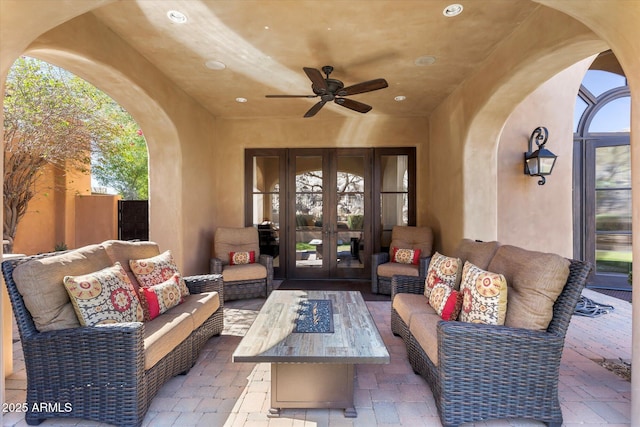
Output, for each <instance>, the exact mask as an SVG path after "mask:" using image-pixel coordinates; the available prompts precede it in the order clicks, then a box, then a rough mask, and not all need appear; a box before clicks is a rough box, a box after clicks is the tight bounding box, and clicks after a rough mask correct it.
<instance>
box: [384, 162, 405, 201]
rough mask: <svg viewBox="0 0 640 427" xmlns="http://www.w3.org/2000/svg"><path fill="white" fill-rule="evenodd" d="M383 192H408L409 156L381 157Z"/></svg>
mask: <svg viewBox="0 0 640 427" xmlns="http://www.w3.org/2000/svg"><path fill="white" fill-rule="evenodd" d="M380 165H381V171H380V174H381V176H382V191H383V192H385V191H408V190H409V181H408V174H409V171H408V166H409V156H381V161H380Z"/></svg>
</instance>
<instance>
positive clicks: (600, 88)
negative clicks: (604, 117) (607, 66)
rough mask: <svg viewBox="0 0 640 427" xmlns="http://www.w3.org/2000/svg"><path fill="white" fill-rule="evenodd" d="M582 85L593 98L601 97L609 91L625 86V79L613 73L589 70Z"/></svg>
mask: <svg viewBox="0 0 640 427" xmlns="http://www.w3.org/2000/svg"><path fill="white" fill-rule="evenodd" d="M582 84H583V85H584V87H586V88H587V89H588V90H589V92H591V93H592V94H594V95H595V96H599V95H602V94H603V93H605V92H606V91H608V90H609V89H613V88H616V87H620V86H625V85H626V84H627V83H626V79H625V78H624V77H623V76H621V75H619V74H615V73H610V72H608V71H601V70H589V71H587V73H586V74H585V76H584V79H583V80H582Z"/></svg>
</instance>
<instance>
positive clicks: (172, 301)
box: [140, 274, 182, 321]
mask: <svg viewBox="0 0 640 427" xmlns="http://www.w3.org/2000/svg"><path fill="white" fill-rule="evenodd" d="M181 300H182V295H181V292H180V275H179V274H174V275H173V276H172V277H171V279H169V280H167V281H166V282H162V283H160V284H159V285H153V286H149V287H147V288H144V287H143V288H140V304H142V308H143V310H144V320H145V321H148V320H153V319H155V318H156V317H158V316H159V315H161V314H162V313H164V312H165V311H167V310H169V309H170V308H172V307H175V306H176V305H178V304H180V301H181Z"/></svg>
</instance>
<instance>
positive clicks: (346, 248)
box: [336, 156, 365, 268]
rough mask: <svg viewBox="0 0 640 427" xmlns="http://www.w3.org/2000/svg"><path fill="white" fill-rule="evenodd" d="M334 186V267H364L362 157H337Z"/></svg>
mask: <svg viewBox="0 0 640 427" xmlns="http://www.w3.org/2000/svg"><path fill="white" fill-rule="evenodd" d="M336 185H337V189H336V190H337V201H338V203H337V206H336V218H337V221H336V224H337V233H338V236H337V237H338V239H337V246H338V247H337V257H338V259H337V261H338V268H364V263H363V260H362V258H361V255H362V254H361V253H360V248H361V246H363V245H364V242H363V240H362V238H363V231H364V214H365V212H364V157H362V156H339V157H338V172H337V181H336Z"/></svg>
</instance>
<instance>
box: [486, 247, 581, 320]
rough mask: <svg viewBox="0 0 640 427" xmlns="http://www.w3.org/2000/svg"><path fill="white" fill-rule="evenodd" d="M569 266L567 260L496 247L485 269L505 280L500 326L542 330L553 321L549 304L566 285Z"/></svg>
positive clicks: (551, 304)
mask: <svg viewBox="0 0 640 427" xmlns="http://www.w3.org/2000/svg"><path fill="white" fill-rule="evenodd" d="M569 264H570V262H569V260H568V259H566V258H563V257H561V256H560V255H556V254H549V253H543V252H534V251H528V250H526V249H522V248H518V247H516V246H510V245H504V246H500V247H499V248H498V251H497V252H496V254H495V256H494V257H493V259H492V260H491V263H490V264H489V267H488V268H487V270H489V271H491V272H494V273H500V274H503V275H504V277H505V279H507V286H508V292H507V317H506V319H505V322H504V324H505V325H506V326H511V327H515V328H526V329H533V330H546V329H547V327H548V326H549V322H551V319H552V318H553V304H554V303H555V302H556V299H557V298H558V295H560V293H561V292H562V289H564V285H565V284H566V283H567V278H568V277H569Z"/></svg>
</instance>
